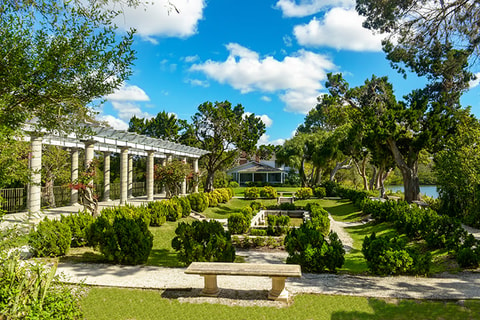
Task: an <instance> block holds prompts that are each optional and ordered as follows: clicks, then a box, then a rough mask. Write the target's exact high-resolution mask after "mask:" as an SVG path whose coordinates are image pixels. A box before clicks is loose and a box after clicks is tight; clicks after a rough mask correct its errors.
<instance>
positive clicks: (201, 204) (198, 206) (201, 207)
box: [187, 193, 209, 213]
mask: <svg viewBox="0 0 480 320" xmlns="http://www.w3.org/2000/svg"><path fill="white" fill-rule="evenodd" d="M187 198H188V201H190V206H191V207H192V210H194V211H196V212H200V213H202V212H203V211H205V209H207V208H208V205H209V203H208V198H207V196H206V195H205V194H204V193H192V194H189V195H188V196H187Z"/></svg>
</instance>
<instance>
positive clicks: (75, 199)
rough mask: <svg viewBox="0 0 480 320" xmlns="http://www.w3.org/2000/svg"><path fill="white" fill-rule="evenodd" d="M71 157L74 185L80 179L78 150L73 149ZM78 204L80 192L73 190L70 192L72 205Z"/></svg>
mask: <svg viewBox="0 0 480 320" xmlns="http://www.w3.org/2000/svg"><path fill="white" fill-rule="evenodd" d="M70 156H71V163H72V164H71V181H72V183H73V182H74V181H76V180H77V179H78V149H77V148H73V149H72V150H71V151H70ZM77 203H78V190H76V189H74V188H72V189H71V190H70V205H72V206H73V205H75V204H77Z"/></svg>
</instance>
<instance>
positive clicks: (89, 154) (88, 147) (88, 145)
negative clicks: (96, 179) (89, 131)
mask: <svg viewBox="0 0 480 320" xmlns="http://www.w3.org/2000/svg"><path fill="white" fill-rule="evenodd" d="M93 145H94V141H85V169H86V168H88V165H89V164H90V163H91V162H92V161H93V156H94V154H95V150H94V149H93Z"/></svg>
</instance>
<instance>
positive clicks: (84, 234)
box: [60, 211, 94, 247]
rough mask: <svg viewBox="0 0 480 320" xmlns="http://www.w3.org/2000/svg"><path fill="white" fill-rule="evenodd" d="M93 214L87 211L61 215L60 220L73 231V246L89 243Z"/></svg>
mask: <svg viewBox="0 0 480 320" xmlns="http://www.w3.org/2000/svg"><path fill="white" fill-rule="evenodd" d="M93 220H94V219H93V217H92V215H91V214H90V213H89V212H87V211H79V212H78V213H75V214H71V215H67V216H63V215H62V216H61V219H60V221H61V222H63V223H64V224H65V225H67V226H68V227H69V228H70V232H71V233H72V242H71V244H70V246H71V247H83V246H86V245H88V235H89V231H90V225H91V224H92V223H93Z"/></svg>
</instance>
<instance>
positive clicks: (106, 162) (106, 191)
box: [103, 151, 110, 201]
mask: <svg viewBox="0 0 480 320" xmlns="http://www.w3.org/2000/svg"><path fill="white" fill-rule="evenodd" d="M103 167H104V170H103V201H110V152H108V151H105V152H104V153H103Z"/></svg>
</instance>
